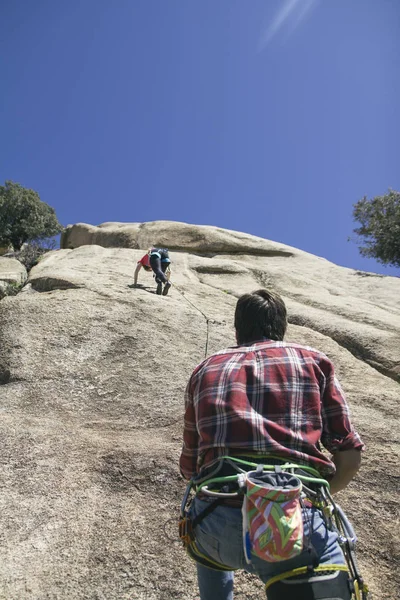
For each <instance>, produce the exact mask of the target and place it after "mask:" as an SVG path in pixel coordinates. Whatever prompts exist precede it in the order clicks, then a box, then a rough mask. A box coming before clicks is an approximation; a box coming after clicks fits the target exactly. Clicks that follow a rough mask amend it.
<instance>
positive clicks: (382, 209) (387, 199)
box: [353, 190, 400, 267]
mask: <svg viewBox="0 0 400 600" xmlns="http://www.w3.org/2000/svg"><path fill="white" fill-rule="evenodd" d="M353 217H354V220H355V221H358V222H359V223H360V225H361V226H360V227H358V228H357V229H354V232H355V233H356V234H357V235H358V236H359V241H358V243H360V244H364V245H362V246H360V248H359V250H360V253H361V254H362V255H363V256H367V257H369V258H375V259H376V260H377V261H378V262H380V263H382V264H384V265H392V266H396V267H400V192H396V191H394V190H389V191H388V193H387V194H385V195H384V196H375V198H372V199H371V200H368V199H367V197H366V196H364V198H362V200H359V201H358V202H357V203H356V204H354V209H353ZM360 238H362V239H360Z"/></svg>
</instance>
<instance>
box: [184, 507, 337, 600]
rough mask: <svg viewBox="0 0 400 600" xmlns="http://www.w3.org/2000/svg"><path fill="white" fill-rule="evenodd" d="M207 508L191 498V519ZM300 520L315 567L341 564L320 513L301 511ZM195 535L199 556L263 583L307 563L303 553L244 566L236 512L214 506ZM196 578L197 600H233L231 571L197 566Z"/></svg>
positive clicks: (255, 560) (254, 560)
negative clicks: (309, 539) (301, 518)
mask: <svg viewBox="0 0 400 600" xmlns="http://www.w3.org/2000/svg"><path fill="white" fill-rule="evenodd" d="M207 506H208V502H205V501H204V500H199V499H198V498H195V499H194V501H193V503H192V506H191V508H190V515H191V517H192V518H194V517H195V516H196V515H197V514H198V513H200V512H202V511H203V510H204V509H205V508H206V507H207ZM303 517H304V519H303V520H304V535H305V537H307V536H308V535H309V531H310V527H311V530H312V534H311V542H312V545H313V547H314V549H315V551H316V553H317V555H318V558H319V564H324V563H325V564H326V563H328V564H329V563H330V564H332V563H334V564H337V565H338V564H345V559H344V556H343V552H342V550H341V548H340V546H339V544H338V541H337V535H336V533H333V532H331V531H329V530H328V529H327V528H326V526H325V523H324V521H323V519H322V516H321V513H320V511H319V510H318V509H316V508H305V509H304V512H303ZM195 533H196V545H197V546H198V548H199V550H200V551H201V552H203V554H205V555H206V556H208V557H210V558H212V559H214V560H215V561H217V562H218V563H221V564H223V565H226V566H229V567H232V568H234V569H245V570H246V571H248V572H249V573H254V574H256V575H257V576H258V577H259V578H260V579H261V581H263V582H264V583H267V582H268V580H269V579H270V578H271V577H274V576H275V575H279V574H280V573H284V572H285V571H290V570H291V569H295V568H296V567H303V566H307V565H308V564H309V563H310V559H309V552H308V550H307V549H305V550H303V552H302V553H301V554H300V555H299V556H297V557H295V558H291V559H290V560H285V561H282V562H277V563H268V562H266V561H264V560H262V559H261V558H258V557H257V556H255V555H253V556H252V563H251V564H250V565H249V564H247V562H246V559H245V557H244V552H243V539H242V511H241V509H240V508H233V507H230V506H222V505H220V506H217V508H215V509H214V510H213V512H211V513H210V514H209V515H208V516H207V517H205V518H204V519H203V520H202V521H201V522H200V523H199V525H198V526H197V527H196V530H195ZM197 578H198V584H199V590H200V598H201V600H233V579H234V573H233V571H215V570H213V569H208V568H207V567H204V566H203V565H200V564H197ZM293 600H296V599H295V598H293Z"/></svg>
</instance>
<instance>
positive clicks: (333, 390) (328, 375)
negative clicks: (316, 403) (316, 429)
mask: <svg viewBox="0 0 400 600" xmlns="http://www.w3.org/2000/svg"><path fill="white" fill-rule="evenodd" d="M320 368H321V370H322V373H323V375H324V381H323V385H322V390H321V393H322V409H321V413H322V437H321V442H322V444H323V445H324V446H325V448H326V449H327V450H329V452H332V453H335V452H340V451H342V450H364V444H363V442H362V440H361V438H360V436H359V435H358V433H357V431H355V429H354V427H353V425H352V423H351V419H350V410H349V406H348V404H347V402H346V398H345V395H344V392H343V390H342V388H341V386H340V383H339V381H338V380H337V378H336V376H335V371H334V367H333V364H332V363H331V362H330V360H329V359H327V358H326V357H324V358H323V360H322V362H321V364H320Z"/></svg>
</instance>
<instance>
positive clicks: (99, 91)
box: [0, 0, 400, 275]
mask: <svg viewBox="0 0 400 600" xmlns="http://www.w3.org/2000/svg"><path fill="white" fill-rule="evenodd" d="M0 22H1V25H2V35H1V36H0V61H1V62H0V74H1V79H0V81H1V87H2V91H1V95H0V128H1V129H0V131H1V149H0V183H2V182H4V180H5V179H12V180H14V181H18V182H19V183H21V184H23V185H25V186H27V187H31V188H33V189H35V190H37V191H38V192H39V194H40V196H41V198H42V200H44V201H45V202H47V203H49V204H50V205H51V206H53V207H54V208H55V210H56V213H57V216H58V218H59V220H60V221H61V222H62V223H63V224H64V225H67V224H69V223H77V222H86V223H91V224H99V223H102V222H105V221H126V222H132V221H135V222H137V221H139V222H141V221H152V220H158V219H169V220H174V221H185V222H188V223H197V224H206V225H217V226H219V227H226V228H228V229H235V230H239V231H245V232H248V233H252V234H254V235H258V236H261V237H265V238H267V239H271V240H276V241H280V242H283V243H285V244H289V245H291V246H295V247H298V248H301V249H303V250H306V251H308V252H312V253H313V254H316V255H319V256H323V257H325V258H327V259H328V260H331V261H333V262H335V263H337V264H339V265H342V266H347V267H352V268H356V269H362V270H367V271H374V272H378V273H384V274H388V275H390V274H392V275H399V270H398V269H394V268H387V267H384V266H382V265H379V264H378V263H377V262H375V261H374V260H372V259H364V258H362V257H361V256H360V255H359V252H358V247H357V246H356V244H355V243H352V242H348V241H347V238H348V236H351V235H352V230H353V227H354V226H355V225H354V223H353V220H352V205H353V203H355V202H356V201H357V200H359V199H360V198H362V197H363V196H364V195H366V196H368V197H373V196H375V195H378V194H379V195H380V194H384V193H385V192H386V191H387V189H388V188H389V187H391V188H393V189H397V190H399V189H400V169H399V167H400V152H399V134H400V126H399V123H400V108H399V107H400V101H399V98H400V35H399V31H400V2H399V1H398V0H115V1H114V2H110V0H84V1H81V0H68V2H66V1H64V0H35V1H34V2H33V1H32V0H1V2H0Z"/></svg>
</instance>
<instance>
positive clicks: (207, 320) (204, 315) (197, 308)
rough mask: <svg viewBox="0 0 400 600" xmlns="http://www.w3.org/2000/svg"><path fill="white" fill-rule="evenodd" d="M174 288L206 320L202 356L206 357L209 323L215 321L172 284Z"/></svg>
mask: <svg viewBox="0 0 400 600" xmlns="http://www.w3.org/2000/svg"><path fill="white" fill-rule="evenodd" d="M174 289H176V291H177V292H178V294H180V295H181V296H182V298H183V299H184V300H186V302H187V303H188V304H190V305H191V306H193V308H194V309H195V310H197V311H198V312H199V313H200V314H201V315H202V316H203V317H204V318H205V320H206V325H207V336H206V346H205V349H204V358H207V354H208V341H209V339H210V323H216V321H214V320H213V319H210V318H209V317H207V315H206V314H205V313H203V311H202V310H201V309H200V308H199V307H198V306H196V305H195V304H194V303H193V302H192V301H191V300H189V298H186V296H185V292H184V291H183V290H180V289H179V287H178V286H177V285H176V284H174Z"/></svg>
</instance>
